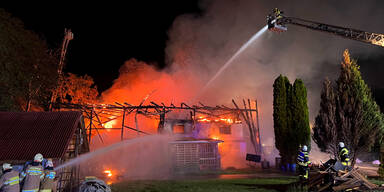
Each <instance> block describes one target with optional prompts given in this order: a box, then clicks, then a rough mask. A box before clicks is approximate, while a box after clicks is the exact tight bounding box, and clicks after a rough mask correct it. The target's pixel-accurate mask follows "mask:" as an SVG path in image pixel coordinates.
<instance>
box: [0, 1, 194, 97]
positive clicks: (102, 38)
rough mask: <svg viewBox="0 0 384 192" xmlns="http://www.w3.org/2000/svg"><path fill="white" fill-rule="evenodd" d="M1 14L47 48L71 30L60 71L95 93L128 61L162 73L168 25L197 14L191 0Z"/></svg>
mask: <svg viewBox="0 0 384 192" xmlns="http://www.w3.org/2000/svg"><path fill="white" fill-rule="evenodd" d="M3 8H4V9H5V10H6V11H7V12H9V13H11V14H12V15H13V16H15V17H17V18H19V19H21V20H22V21H23V22H24V25H25V27H26V28H27V29H30V30H32V31H34V32H36V33H37V34H39V35H40V36H41V37H43V38H44V39H45V40H46V41H47V42H48V44H49V46H50V48H57V47H60V46H61V43H62V39H63V36H64V28H69V29H72V32H73V33H74V39H73V40H72V41H71V42H70V44H69V47H68V51H67V57H66V63H67V64H66V68H65V71H66V72H71V73H75V74H79V75H84V74H88V75H90V76H92V77H93V78H94V81H95V83H96V85H97V86H98V90H99V92H102V91H104V90H105V89H107V88H109V87H110V86H111V85H112V83H113V80H114V79H116V78H117V77H118V74H119V68H120V67H121V66H122V65H123V64H124V61H126V60H128V59H130V58H136V59H138V60H141V61H145V62H147V63H150V64H153V65H156V66H158V67H159V68H162V67H164V66H165V63H164V56H165V54H164V48H165V46H166V41H167V32H168V29H169V28H170V27H171V25H172V23H173V20H174V19H175V18H176V17H177V16H179V15H181V14H186V13H193V14H195V13H196V14H199V13H200V10H199V5H198V1H197V0H183V1H140V3H138V2H136V3H131V1H127V2H125V3H124V4H121V5H118V4H113V5H112V4H109V5H105V4H94V3H92V4H91V5H89V6H79V5H77V4H76V5H74V4H72V3H68V4H66V3H63V4H62V5H60V6H59V5H57V6H54V7H51V8H45V7H42V6H40V7H39V6H36V7H34V6H32V7H30V6H24V7H20V6H13V7H6V6H5V7H3Z"/></svg>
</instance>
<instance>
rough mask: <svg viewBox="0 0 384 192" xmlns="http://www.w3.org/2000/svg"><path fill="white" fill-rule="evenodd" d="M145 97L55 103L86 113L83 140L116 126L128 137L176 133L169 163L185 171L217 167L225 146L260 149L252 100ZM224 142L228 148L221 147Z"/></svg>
mask: <svg viewBox="0 0 384 192" xmlns="http://www.w3.org/2000/svg"><path fill="white" fill-rule="evenodd" d="M144 102H145V100H144V101H143V102H141V103H140V105H131V104H129V103H117V102H116V103H115V104H86V105H79V104H72V103H59V104H55V105H54V107H55V108H56V109H60V110H79V111H82V112H83V114H84V117H85V119H86V128H87V132H88V137H89V139H88V140H91V135H95V136H98V138H99V139H100V140H101V141H103V138H102V137H101V134H100V133H99V131H100V130H110V131H111V130H113V131H119V134H120V139H121V140H125V139H127V136H128V135H127V134H130V135H129V136H131V138H132V135H133V134H132V133H135V134H136V136H135V137H137V136H140V135H150V134H173V135H177V136H178V138H181V139H177V141H174V142H171V143H170V151H171V153H172V156H173V157H172V158H173V159H174V160H173V162H174V167H175V168H176V169H177V170H182V171H181V172H189V170H188V169H189V168H191V167H194V168H193V171H200V170H216V169H220V168H221V163H220V161H222V160H223V159H221V154H220V153H221V152H225V151H227V152H228V153H233V151H235V153H238V154H236V155H239V154H240V153H241V156H244V159H242V160H243V161H245V155H246V153H247V151H248V152H249V153H252V154H257V155H260V154H261V152H262V149H261V143H260V131H259V130H260V128H259V119H258V116H259V113H258V108H257V101H251V100H249V99H248V100H242V102H243V106H244V107H243V108H241V107H239V105H238V104H237V103H236V102H235V101H234V100H232V103H233V105H234V107H232V108H231V107H227V106H225V105H220V106H218V105H217V106H214V107H213V106H207V105H204V104H202V103H201V102H199V104H198V105H188V104H186V103H181V104H180V105H174V104H172V103H171V104H170V105H165V104H164V103H160V104H159V103H155V102H153V101H148V102H147V103H148V104H145V105H144ZM138 116H140V117H144V118H146V119H150V120H152V121H154V122H156V123H157V126H156V127H154V130H157V131H155V132H153V131H152V132H148V131H146V130H144V129H143V128H142V127H141V126H140V123H139V121H138ZM128 117H130V118H131V119H134V122H133V123H132V122H131V124H133V126H132V125H131V126H128V124H129V123H127V119H129V118H128ZM127 131H129V132H127ZM248 141H249V142H248ZM222 142H224V143H223V144H221V143H222ZM223 145H225V147H226V148H228V149H226V148H225V149H224V148H223ZM180 151H183V154H181V152H180ZM185 158H192V159H185ZM180 159H183V161H181V160H180ZM179 160H180V161H179ZM187 162H189V164H188V163H187ZM182 167H184V168H185V169H183V168H182Z"/></svg>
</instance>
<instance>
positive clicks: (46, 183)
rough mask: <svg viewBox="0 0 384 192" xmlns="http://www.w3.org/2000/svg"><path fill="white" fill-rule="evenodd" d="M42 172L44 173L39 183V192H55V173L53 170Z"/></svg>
mask: <svg viewBox="0 0 384 192" xmlns="http://www.w3.org/2000/svg"><path fill="white" fill-rule="evenodd" d="M44 172H45V177H44V179H43V180H42V181H41V184H40V192H42V191H43V190H44V192H48V191H47V190H49V191H52V190H55V188H56V185H55V181H54V179H55V176H56V172H55V171H53V170H45V171H44Z"/></svg>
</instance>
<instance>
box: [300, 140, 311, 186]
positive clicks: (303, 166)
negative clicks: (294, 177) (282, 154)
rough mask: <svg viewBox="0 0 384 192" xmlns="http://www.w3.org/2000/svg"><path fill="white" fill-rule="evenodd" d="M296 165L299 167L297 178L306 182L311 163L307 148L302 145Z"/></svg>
mask: <svg viewBox="0 0 384 192" xmlns="http://www.w3.org/2000/svg"><path fill="white" fill-rule="evenodd" d="M297 164H298V165H299V176H300V179H304V180H307V179H308V174H309V166H311V161H309V157H308V147H307V146H306V145H304V146H303V147H302V148H301V150H300V151H299V155H298V156H297Z"/></svg>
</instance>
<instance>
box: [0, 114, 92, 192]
mask: <svg viewBox="0 0 384 192" xmlns="http://www.w3.org/2000/svg"><path fill="white" fill-rule="evenodd" d="M86 152H89V144H88V140H87V134H86V130H85V127H84V119H83V116H82V113H81V112H77V111H60V112H0V163H4V162H8V163H11V164H13V165H24V164H25V163H26V162H27V161H30V160H32V159H33V157H34V155H35V154H37V153H41V154H42V155H43V156H44V158H46V159H47V158H51V159H53V163H54V165H55V166H59V165H61V164H63V163H65V162H66V161H68V160H70V159H72V158H75V157H77V156H78V155H80V154H82V153H86ZM15 167H17V166H15ZM79 174H80V172H79V167H65V168H62V169H60V170H58V171H57V177H58V185H57V187H58V191H66V190H71V187H72V186H76V185H77V184H78V182H79Z"/></svg>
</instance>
